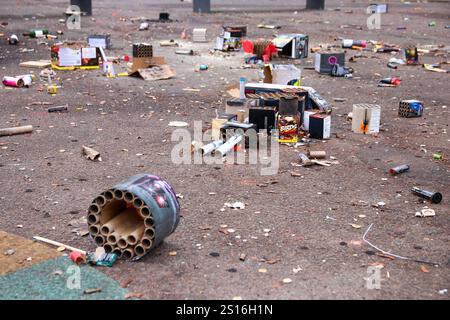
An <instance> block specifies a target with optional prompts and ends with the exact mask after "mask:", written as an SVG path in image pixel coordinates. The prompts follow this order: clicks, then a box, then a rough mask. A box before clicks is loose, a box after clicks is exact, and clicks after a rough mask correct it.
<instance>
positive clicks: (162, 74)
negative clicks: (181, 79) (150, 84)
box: [137, 64, 176, 81]
mask: <svg viewBox="0 0 450 320" xmlns="http://www.w3.org/2000/svg"><path fill="white" fill-rule="evenodd" d="M137 73H138V74H139V75H140V76H141V78H142V79H144V80H146V81H155V80H166V79H170V78H173V77H175V75H176V73H175V70H173V69H172V68H170V67H169V66H168V65H167V64H163V65H158V66H151V67H150V68H144V69H139V70H138V71H137Z"/></svg>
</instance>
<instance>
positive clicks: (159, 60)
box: [128, 57, 166, 75]
mask: <svg viewBox="0 0 450 320" xmlns="http://www.w3.org/2000/svg"><path fill="white" fill-rule="evenodd" d="M164 64H166V60H165V59H164V57H149V58H133V63H132V64H131V65H130V66H129V68H128V73H129V74H130V75H131V74H133V73H136V72H138V70H139V69H146V68H149V67H151V66H161V65H164Z"/></svg>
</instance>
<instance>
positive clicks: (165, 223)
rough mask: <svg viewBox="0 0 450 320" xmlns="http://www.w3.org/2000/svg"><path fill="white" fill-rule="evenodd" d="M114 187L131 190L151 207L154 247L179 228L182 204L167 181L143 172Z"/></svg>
mask: <svg viewBox="0 0 450 320" xmlns="http://www.w3.org/2000/svg"><path fill="white" fill-rule="evenodd" d="M114 189H116V190H117V189H118V190H121V191H123V192H127V191H128V192H131V193H132V194H134V195H135V196H136V197H138V198H139V199H141V200H142V201H143V202H144V203H145V205H147V206H148V208H149V209H150V211H151V215H152V216H153V220H154V229H155V239H154V242H153V245H152V247H155V246H157V245H158V244H159V243H161V242H162V241H163V240H164V239H165V238H166V237H167V236H169V235H170V234H171V233H173V232H174V231H175V229H176V228H177V226H178V223H179V221H180V204H179V202H178V199H177V197H176V194H175V191H174V190H173V188H172V187H171V186H170V185H169V184H168V183H167V181H165V180H162V179H161V178H159V177H158V176H155V175H151V174H146V173H143V174H137V175H135V176H132V177H130V178H129V179H128V180H126V181H124V182H121V183H119V184H117V185H115V186H114Z"/></svg>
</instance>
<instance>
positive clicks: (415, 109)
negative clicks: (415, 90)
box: [398, 100, 423, 118]
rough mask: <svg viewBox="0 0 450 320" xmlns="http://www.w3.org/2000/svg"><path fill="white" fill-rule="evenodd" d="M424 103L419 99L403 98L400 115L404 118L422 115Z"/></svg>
mask: <svg viewBox="0 0 450 320" xmlns="http://www.w3.org/2000/svg"><path fill="white" fill-rule="evenodd" d="M422 114H423V103H422V102H420V101H418V100H401V101H400V104H399V107H398V115H399V116H400V117H404V118H416V117H421V116H422Z"/></svg>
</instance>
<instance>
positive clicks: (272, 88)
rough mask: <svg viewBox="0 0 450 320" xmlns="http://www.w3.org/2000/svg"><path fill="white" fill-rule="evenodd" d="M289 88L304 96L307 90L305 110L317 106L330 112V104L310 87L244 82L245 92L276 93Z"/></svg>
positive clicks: (247, 93)
mask: <svg viewBox="0 0 450 320" xmlns="http://www.w3.org/2000/svg"><path fill="white" fill-rule="evenodd" d="M285 90H289V91H291V92H293V93H295V94H297V95H301V96H304V92H305V91H306V92H307V96H306V102H305V110H309V109H313V108H317V109H319V110H321V111H324V112H331V109H332V108H331V105H330V104H329V103H328V102H327V101H326V100H325V99H324V98H322V96H321V95H320V94H319V93H318V92H317V91H316V90H315V89H314V88H312V87H304V86H301V87H296V86H288V85H281V84H269V83H254V82H249V83H246V84H245V94H246V95H249V94H260V93H277V92H283V91H285Z"/></svg>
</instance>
